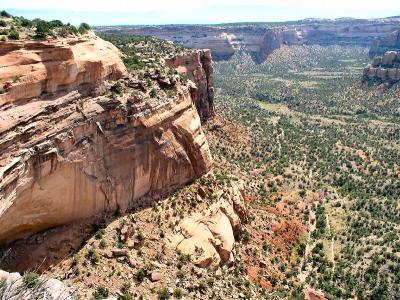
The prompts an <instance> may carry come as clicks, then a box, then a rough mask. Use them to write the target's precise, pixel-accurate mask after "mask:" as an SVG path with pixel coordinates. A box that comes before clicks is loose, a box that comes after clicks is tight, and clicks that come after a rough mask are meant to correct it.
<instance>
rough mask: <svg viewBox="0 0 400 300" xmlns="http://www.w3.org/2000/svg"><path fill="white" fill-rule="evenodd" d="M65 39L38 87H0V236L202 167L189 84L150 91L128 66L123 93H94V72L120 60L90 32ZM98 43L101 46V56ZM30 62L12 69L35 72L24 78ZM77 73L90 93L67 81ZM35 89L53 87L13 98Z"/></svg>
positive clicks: (131, 198)
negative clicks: (171, 91)
mask: <svg viewBox="0 0 400 300" xmlns="http://www.w3.org/2000/svg"><path fill="white" fill-rule="evenodd" d="M70 45H71V46H70V49H64V50H59V49H58V48H57V47H55V48H52V49H53V51H55V52H57V51H62V52H63V53H66V54H65V56H64V57H65V61H66V63H65V64H64V63H63V61H61V58H60V56H59V55H57V56H56V57H57V58H58V60H57V62H56V63H54V65H55V66H56V67H55V68H61V67H60V65H61V66H63V67H62V68H64V67H65V69H63V70H64V72H61V71H60V72H59V73H57V72H56V73H53V72H51V73H43V76H44V74H53V75H54V76H52V77H50V78H49V79H45V78H42V77H38V78H39V81H37V82H41V84H38V85H37V86H40V87H41V88H40V89H33V90H34V91H35V93H30V92H29V93H25V92H24V91H26V90H30V88H26V89H24V88H23V87H19V85H16V86H15V87H14V88H12V89H10V90H9V91H8V92H7V93H6V94H4V95H3V96H5V98H2V99H3V103H4V102H5V103H6V104H5V105H4V104H3V106H1V107H0V198H1V202H0V243H3V244H4V243H9V242H11V241H14V240H16V239H18V238H23V237H25V236H27V235H31V234H33V233H35V232H38V231H41V230H44V229H47V228H51V227H55V226H58V225H62V224H66V223H69V222H72V221H75V220H78V219H83V218H87V217H90V216H92V215H94V214H97V213H102V212H113V211H116V210H119V211H124V210H125V209H127V208H128V207H129V206H142V205H143V203H142V202H141V201H140V197H142V196H143V195H145V194H148V193H149V192H164V191H166V190H169V189H172V188H175V187H178V186H180V185H182V184H185V183H187V182H188V181H191V180H193V179H195V178H197V177H200V176H201V175H202V174H204V173H206V172H208V170H209V169H210V167H211V155H210V152H209V148H208V144H207V141H206V139H205V136H204V133H203V131H202V129H201V124H200V118H199V115H198V113H197V111H196V108H195V106H194V104H193V101H192V93H191V89H192V88H191V87H190V86H185V85H182V84H181V83H179V82H174V83H170V85H171V86H172V85H175V89H176V95H175V96H171V97H167V96H162V97H161V96H157V97H150V96H149V94H150V93H149V91H147V92H142V91H141V90H140V89H143V85H142V83H141V82H140V81H139V80H138V78H137V77H135V76H133V75H129V76H125V77H124V79H121V80H120V81H119V82H120V84H121V86H122V88H123V89H124V91H125V92H124V93H123V95H121V96H118V97H115V96H112V95H111V94H109V93H105V94H104V93H103V94H102V95H100V94H101V93H100V92H99V91H101V90H104V89H106V87H107V86H106V87H104V84H105V85H106V84H107V82H105V83H103V86H101V80H103V79H106V78H118V77H120V76H121V75H123V74H125V69H124V68H123V65H122V62H121V61H120V60H116V57H118V55H117V54H118V52H114V50H115V49H114V48H113V47H109V45H108V43H105V42H103V41H101V40H99V39H95V40H94V41H85V42H82V43H80V42H78V41H77V43H72V44H70ZM96 45H97V46H96ZM99 45H103V46H104V47H103V46H99ZM76 47H82V48H83V49H89V50H88V51H83V50H82V52H81V56H74V57H75V59H71V56H70V53H71V51H72V52H73V53H76V51H77V49H76ZM93 47H100V49H99V50H98V51H97V50H95V49H94V48H93ZM23 49H25V50H23V51H22V50H18V51H21V52H20V53H21V55H22V56H23V57H25V58H26V57H36V56H35V55H36V53H37V51H36V50H32V51H31V52H30V51H28V50H27V49H28V48H27V46H23ZM33 49H37V47H36V46H35V47H34V48H33ZM40 49H42V48H40ZM111 50H112V51H111ZM49 51H50V50H49ZM74 51H75V52H74ZM96 51H97V53H96ZM103 51H105V53H106V54H108V55H106V56H105V57H103V56H102V55H103V54H102V53H103ZM40 52H41V53H42V50H40ZM45 52H46V53H47V50H46V51H45ZM50 52H51V51H50ZM51 53H52V52H51ZM49 55H50V54H49ZM14 56H15V57H17V56H16V53H15V54H14ZM42 57H44V56H42ZM49 57H50V58H51V57H52V56H51V55H50V56H49ZM76 57H80V59H78V60H77V58H76ZM85 58H86V60H85ZM93 58H96V60H95V61H94V60H93ZM109 58H113V59H114V61H111V60H109ZM16 59H17V58H16ZM103 59H104V61H103ZM21 60H22V58H21V59H17V61H21ZM43 61H44V62H43V63H46V64H48V63H49V61H48V60H46V59H43ZM77 61H80V62H82V63H77ZM85 61H86V63H83V62H85ZM27 63H31V61H27ZM75 63H76V64H77V66H76V68H75V67H74V66H73V65H74V64H75ZM41 65H42V63H39V66H41ZM70 65H72V66H71V67H68V66H70ZM16 67H17V66H16ZM188 68H191V66H188ZM73 69H76V70H79V71H77V72H75V73H74V74H75V75H76V76H75V75H74V76H72V77H71V78H69V80H68V81H64V78H65V76H64V73H69V70H73ZM30 70H31V66H30V67H29V68H28V69H27V74H24V73H21V75H22V76H21V78H23V79H24V80H23V82H30V83H32V82H36V81H34V80H33V81H31V80H28V78H33V77H31V76H30V73H31V71H30ZM57 74H58V76H60V78H62V80H61V79H57V78H58V77H57V76H56V75H57ZM151 76H152V77H151V78H154V79H155V80H156V83H157V80H158V82H159V83H160V86H161V83H162V80H163V79H162V78H158V77H157V76H158V75H157V74H152V75H151ZM34 78H35V80H36V78H37V77H34ZM72 78H74V80H72ZM25 79H26V80H25ZM44 83H46V84H44ZM60 83H63V84H61V85H59V84H60ZM82 83H84V84H85V85H87V87H92V88H93V87H95V86H98V87H97V89H96V91H97V92H96V93H97V94H99V95H98V96H85V95H83V94H81V93H80V92H79V90H77V89H73V87H75V88H77V87H79V86H80V85H81V84H82ZM21 84H22V83H21ZM47 84H48V85H47ZM99 85H100V87H99ZM64 87H66V89H64ZM154 87H155V85H154ZM169 88H172V87H169ZM209 88H211V87H209ZM49 89H50V90H49ZM71 89H73V90H71ZM108 89H109V87H108V88H107V89H106V90H108ZM138 89H139V91H141V92H140V93H141V94H140V93H139V92H138ZM17 91H20V94H19V93H17ZM43 91H45V92H46V91H52V92H53V93H52V95H45V96H42V97H37V98H33V99H30V100H29V101H25V102H24V103H21V104H20V105H12V104H13V103H16V101H19V100H21V99H24V98H26V97H27V96H28V95H29V96H31V95H36V94H38V93H39V92H43ZM159 91H160V93H161V92H162V90H161V89H160V90H159ZM146 93H147V94H146ZM139 94H140V95H139ZM141 95H142V96H141ZM163 95H166V93H163ZM143 97H146V98H143ZM4 100H5V101H4Z"/></svg>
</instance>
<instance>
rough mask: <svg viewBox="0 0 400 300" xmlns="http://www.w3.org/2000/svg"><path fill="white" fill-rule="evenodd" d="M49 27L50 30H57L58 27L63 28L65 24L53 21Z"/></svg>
mask: <svg viewBox="0 0 400 300" xmlns="http://www.w3.org/2000/svg"><path fill="white" fill-rule="evenodd" d="M48 25H49V27H50V28H57V27H63V26H64V24H63V22H61V21H60V20H53V21H50V22H48Z"/></svg>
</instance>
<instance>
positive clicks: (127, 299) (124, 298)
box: [118, 293, 133, 300]
mask: <svg viewBox="0 0 400 300" xmlns="http://www.w3.org/2000/svg"><path fill="white" fill-rule="evenodd" d="M118 300H133V297H132V295H131V294H130V293H124V294H122V295H120V296H118Z"/></svg>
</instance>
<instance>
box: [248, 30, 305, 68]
mask: <svg viewBox="0 0 400 300" xmlns="http://www.w3.org/2000/svg"><path fill="white" fill-rule="evenodd" d="M303 42H304V41H303V37H302V33H301V32H300V31H297V30H295V29H292V30H287V29H270V30H267V32H266V33H265V35H264V38H263V41H262V44H261V47H260V51H259V54H257V53H253V58H254V59H255V61H256V62H258V63H261V62H263V61H265V60H266V59H267V57H268V56H269V55H270V54H271V53H272V52H274V50H276V49H279V48H281V47H282V46H283V45H287V46H292V45H301V44H303Z"/></svg>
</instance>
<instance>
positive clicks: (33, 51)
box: [0, 36, 127, 106]
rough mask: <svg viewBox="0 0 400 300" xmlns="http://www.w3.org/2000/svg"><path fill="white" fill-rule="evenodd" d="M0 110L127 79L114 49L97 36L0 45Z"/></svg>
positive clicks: (123, 67) (3, 43)
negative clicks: (40, 98) (61, 91)
mask: <svg viewBox="0 0 400 300" xmlns="http://www.w3.org/2000/svg"><path fill="white" fill-rule="evenodd" d="M0 66H1V68H0V87H3V94H1V95H0V106H1V105H4V104H7V103H11V102H14V101H17V100H22V99H29V98H33V97H38V96H40V95H42V94H44V93H55V92H57V91H60V90H64V91H68V90H72V89H76V88H79V89H83V90H84V89H93V88H94V87H96V86H99V85H100V84H101V83H102V82H103V81H104V80H105V79H117V78H120V77H122V76H123V75H126V73H127V72H126V69H125V66H124V65H123V63H122V61H121V59H120V57H119V52H118V50H117V49H116V47H115V46H114V45H112V44H111V43H108V42H106V41H104V40H102V39H100V38H98V37H96V36H93V37H91V38H64V39H57V40H42V41H29V40H28V41H19V42H18V41H16V42H2V43H1V44H0Z"/></svg>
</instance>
